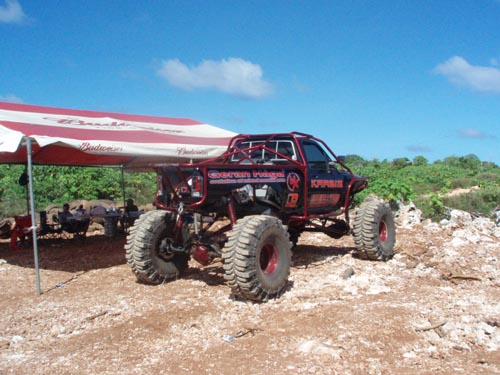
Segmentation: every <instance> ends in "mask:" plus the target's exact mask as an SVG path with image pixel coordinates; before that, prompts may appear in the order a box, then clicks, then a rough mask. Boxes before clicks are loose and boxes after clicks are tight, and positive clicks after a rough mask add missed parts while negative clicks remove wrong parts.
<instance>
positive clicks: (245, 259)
mask: <svg viewBox="0 0 500 375" xmlns="http://www.w3.org/2000/svg"><path fill="white" fill-rule="evenodd" d="M228 237H229V238H228V242H227V244H226V247H225V248H224V250H223V254H222V255H223V259H224V272H225V275H224V278H225V280H226V282H227V284H228V285H229V286H230V287H231V289H232V291H233V293H234V294H235V295H239V296H241V297H243V298H245V299H249V300H253V301H259V302H260V301H267V300H269V299H272V298H276V297H278V296H280V295H281V294H282V293H283V291H284V289H285V287H286V286H287V283H288V275H289V274H290V265H291V262H292V261H291V258H292V253H291V247H292V244H291V242H290V239H289V235H288V232H287V228H286V226H284V225H283V224H282V223H281V221H280V220H279V219H278V218H276V217H272V216H267V215H255V216H246V217H244V218H242V219H240V220H238V221H237V222H236V224H235V225H234V227H233V229H232V230H231V232H230V233H229V236H228Z"/></svg>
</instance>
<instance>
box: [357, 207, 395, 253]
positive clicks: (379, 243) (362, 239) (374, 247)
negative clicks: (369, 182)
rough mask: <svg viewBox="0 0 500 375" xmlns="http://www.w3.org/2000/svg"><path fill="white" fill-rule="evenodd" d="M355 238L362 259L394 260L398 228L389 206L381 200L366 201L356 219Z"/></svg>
mask: <svg viewBox="0 0 500 375" xmlns="http://www.w3.org/2000/svg"><path fill="white" fill-rule="evenodd" d="M353 237H354V243H355V244H356V248H357V252H358V254H359V256H360V257H361V258H365V259H370V260H388V259H390V258H392V256H393V255H394V244H395V242H396V226H395V224H394V216H393V215H392V211H391V207H390V206H389V204H388V203H387V202H384V201H382V200H379V199H373V200H367V201H364V202H363V203H362V204H361V207H360V208H359V210H358V212H357V214H356V217H355V219H354V225H353Z"/></svg>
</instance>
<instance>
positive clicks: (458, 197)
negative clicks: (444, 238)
mask: <svg viewBox="0 0 500 375" xmlns="http://www.w3.org/2000/svg"><path fill="white" fill-rule="evenodd" d="M346 162H347V164H348V166H349V167H351V168H352V169H353V170H354V171H355V172H356V173H357V174H360V175H363V176H366V177H368V179H369V187H368V189H366V190H365V191H364V192H362V193H361V194H360V195H359V197H358V199H360V200H361V199H363V198H364V196H366V195H367V194H375V195H378V196H380V197H382V198H384V199H387V200H393V201H404V202H408V201H413V202H414V203H415V205H416V206H417V207H418V208H420V209H421V210H422V211H423V214H424V217H426V218H431V219H434V220H439V219H440V218H442V216H443V215H444V214H445V212H446V211H447V209H448V208H455V209H460V210H463V211H467V212H471V213H474V214H481V215H483V216H486V217H490V216H491V215H492V211H493V210H494V209H495V208H497V207H498V206H499V205H500V168H499V167H498V165H496V164H495V163H491V162H484V161H481V160H480V159H479V158H478V157H477V156H476V155H473V154H469V155H466V156H461V157H455V156H450V157H447V158H445V159H444V160H437V161H435V162H433V163H432V164H430V163H429V162H428V160H427V159H426V158H425V157H423V156H417V157H415V158H414V159H413V160H409V159H408V158H397V159H394V160H392V161H387V160H384V161H378V160H376V159H375V160H371V161H366V160H364V159H363V158H361V157H359V156H357V155H348V156H347V157H346ZM457 190H458V191H460V192H461V194H452V192H454V191H457Z"/></svg>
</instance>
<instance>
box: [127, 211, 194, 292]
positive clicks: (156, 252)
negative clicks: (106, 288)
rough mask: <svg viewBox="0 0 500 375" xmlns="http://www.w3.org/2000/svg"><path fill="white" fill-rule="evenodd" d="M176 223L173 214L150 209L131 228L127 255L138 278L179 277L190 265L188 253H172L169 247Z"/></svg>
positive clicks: (155, 280) (154, 281)
mask: <svg viewBox="0 0 500 375" xmlns="http://www.w3.org/2000/svg"><path fill="white" fill-rule="evenodd" d="M174 226H175V220H174V218H173V215H172V214H171V213H169V212H165V211H149V212H146V213H145V214H143V215H141V216H140V217H139V219H137V220H136V222H135V225H134V226H133V227H132V228H131V229H130V232H129V234H128V236H127V243H126V244H125V254H126V258H127V264H128V265H129V266H130V268H132V271H133V272H134V274H135V275H136V277H137V279H138V280H139V281H141V282H145V283H148V284H160V283H162V282H164V281H167V280H172V279H176V278H177V277H178V276H179V274H180V273H181V272H182V271H184V270H185V269H186V268H187V266H188V261H189V255H187V254H184V253H178V252H177V253H173V252H170V251H168V246H166V245H168V244H171V243H172V242H173V241H172V237H173V231H174ZM162 243H163V245H162ZM161 245H162V246H161Z"/></svg>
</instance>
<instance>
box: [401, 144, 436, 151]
mask: <svg viewBox="0 0 500 375" xmlns="http://www.w3.org/2000/svg"><path fill="white" fill-rule="evenodd" d="M406 149H407V150H408V151H411V152H430V151H432V150H431V148H430V147H429V146H425V145H409V146H407V147H406Z"/></svg>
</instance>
